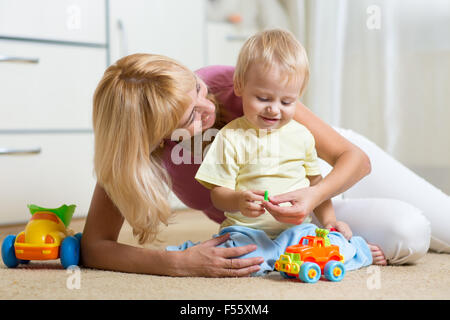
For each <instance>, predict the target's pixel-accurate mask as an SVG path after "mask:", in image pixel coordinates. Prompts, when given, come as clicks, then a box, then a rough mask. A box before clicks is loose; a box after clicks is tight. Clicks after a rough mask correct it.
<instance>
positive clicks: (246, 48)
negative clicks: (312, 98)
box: [233, 29, 309, 96]
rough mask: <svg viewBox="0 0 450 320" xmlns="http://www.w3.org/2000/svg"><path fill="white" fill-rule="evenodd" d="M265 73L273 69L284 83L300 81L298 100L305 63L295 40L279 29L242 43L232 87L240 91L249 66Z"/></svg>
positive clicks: (305, 73) (306, 70) (304, 78)
mask: <svg viewBox="0 0 450 320" xmlns="http://www.w3.org/2000/svg"><path fill="white" fill-rule="evenodd" d="M255 63H257V64H259V65H260V66H261V67H262V68H263V69H264V70H265V71H269V70H270V69H271V68H272V67H273V65H274V64H275V65H277V66H278V67H279V68H280V71H281V72H282V73H284V74H286V76H287V78H286V79H287V81H288V82H290V81H301V82H299V83H301V87H300V92H299V96H301V95H302V94H303V91H304V90H305V88H306V85H307V83H308V80H309V62H308V57H307V54H306V50H305V49H304V48H303V46H302V45H301V44H300V42H299V41H298V40H297V39H296V38H295V36H294V35H293V34H292V33H291V32H289V31H287V30H283V29H270V30H265V31H261V32H258V33H256V34H255V35H253V36H252V37H250V38H249V39H247V41H246V42H245V43H244V45H243V46H242V48H241V51H240V52H239V56H238V60H237V63H236V69H235V71H234V79H233V81H234V87H235V89H237V90H238V91H242V89H243V88H244V87H245V84H246V81H247V72H248V70H249V69H250V67H251V66H252V65H253V64H255Z"/></svg>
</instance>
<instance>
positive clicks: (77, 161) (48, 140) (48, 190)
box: [0, 133, 95, 224]
mask: <svg viewBox="0 0 450 320" xmlns="http://www.w3.org/2000/svg"><path fill="white" fill-rule="evenodd" d="M93 140H94V139H93V134H92V133H90V134H88V133H87V134H14V135H13V134H11V135H10V134H0V177H1V178H0V199H1V204H0V206H1V210H0V224H12V223H23V222H26V221H28V219H29V218H30V214H29V211H28V208H27V204H30V203H31V204H36V205H39V206H42V207H48V208H56V207H59V206H60V205H62V204H76V205H77V208H76V210H75V215H74V216H85V215H86V214H87V211H88V209H89V203H90V200H91V197H92V192H93V190H94V186H95V179H94V176H93V145H94V144H93Z"/></svg>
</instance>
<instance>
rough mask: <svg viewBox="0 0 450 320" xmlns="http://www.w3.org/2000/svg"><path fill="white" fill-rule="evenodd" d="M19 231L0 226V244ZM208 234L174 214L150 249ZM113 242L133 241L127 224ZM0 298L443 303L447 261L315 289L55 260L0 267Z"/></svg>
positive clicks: (270, 279) (206, 226) (448, 294)
mask: <svg viewBox="0 0 450 320" xmlns="http://www.w3.org/2000/svg"><path fill="white" fill-rule="evenodd" d="M83 225H84V220H77V221H73V222H72V226H71V227H72V228H73V229H74V230H75V231H76V232H78V231H82V229H83ZM22 229H23V226H16V227H8V228H6V227H4V228H0V241H3V239H4V237H5V236H6V235H7V234H11V233H18V232H19V231H21V230H22ZM216 232H217V225H216V224H215V223H213V222H211V221H210V220H208V219H207V218H206V217H204V216H203V215H202V214H201V213H199V212H195V211H184V212H178V213H177V215H176V217H175V218H174V221H173V224H171V225H170V226H169V227H168V228H167V229H166V230H164V231H163V233H162V234H161V239H162V240H163V243H162V244H160V245H158V246H159V247H161V248H164V246H165V245H167V244H180V243H182V242H184V241H185V240H188V239H189V240H192V241H200V240H206V239H209V238H210V236H211V235H212V234H214V233H216ZM119 241H120V242H123V243H128V244H133V243H135V242H134V240H133V238H132V235H131V231H130V228H129V227H128V226H124V228H123V229H122V232H121V234H120V238H119ZM75 277H78V278H77V279H78V280H79V281H77V279H76V278H75ZM68 284H69V285H68ZM77 286H79V289H77ZM0 299H206V300H210V299H225V300H226V299H261V300H262V299H450V255H448V254H436V253H428V254H427V255H426V256H425V257H424V258H422V259H421V260H419V261H418V263H417V264H415V265H411V266H398V267H393V266H388V267H380V268H378V267H369V268H364V269H361V270H357V271H352V272H348V273H347V275H346V276H345V278H344V280H342V282H339V283H331V282H327V281H319V282H318V283H316V284H304V283H300V282H295V281H291V280H284V279H282V278H281V276H280V275H279V273H277V272H272V273H270V274H269V275H267V276H266V277H262V278H231V279H230V278H228V279H220V278H214V279H210V278H173V277H160V276H150V275H139V274H128V273H120V272H109V271H100V270H92V269H84V268H83V269H81V271H80V273H78V274H76V273H68V271H67V270H64V269H62V267H61V266H60V264H59V261H46V262H37V261H34V262H31V263H30V264H29V265H22V266H19V267H18V268H16V269H7V268H6V267H5V266H4V265H3V263H0Z"/></svg>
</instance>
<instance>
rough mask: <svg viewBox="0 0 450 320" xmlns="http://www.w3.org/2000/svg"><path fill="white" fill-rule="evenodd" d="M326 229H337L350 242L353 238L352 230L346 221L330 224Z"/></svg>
mask: <svg viewBox="0 0 450 320" xmlns="http://www.w3.org/2000/svg"><path fill="white" fill-rule="evenodd" d="M325 228H327V229H330V228H335V229H336V230H337V231H338V232H340V233H342V235H343V236H344V238H345V239H347V240H350V238H351V237H352V236H353V233H352V230H351V229H350V226H349V225H348V224H346V223H345V222H344V221H334V222H331V223H328V224H327V225H326V226H325Z"/></svg>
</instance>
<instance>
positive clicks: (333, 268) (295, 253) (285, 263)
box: [275, 229, 345, 283]
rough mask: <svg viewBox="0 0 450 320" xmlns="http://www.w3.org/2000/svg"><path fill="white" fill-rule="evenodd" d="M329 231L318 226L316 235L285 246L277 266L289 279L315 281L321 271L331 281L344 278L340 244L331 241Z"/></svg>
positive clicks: (319, 276)
mask: <svg viewBox="0 0 450 320" xmlns="http://www.w3.org/2000/svg"><path fill="white" fill-rule="evenodd" d="M328 233H329V230H327V229H316V236H306V237H302V238H301V239H300V242H299V243H298V244H296V245H292V246H289V247H287V248H286V251H285V253H284V254H282V255H281V256H280V258H279V259H278V260H277V261H276V262H275V269H276V270H277V271H280V273H281V275H282V276H283V277H284V278H287V279H294V278H297V277H298V278H299V279H300V280H301V281H303V282H307V283H315V282H317V281H318V280H319V279H320V278H321V276H322V274H323V275H324V276H325V278H326V279H328V280H330V281H341V280H342V279H343V278H344V275H345V267H344V257H343V256H342V255H341V254H340V253H339V247H338V246H336V245H332V244H330V240H329V239H328Z"/></svg>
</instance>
